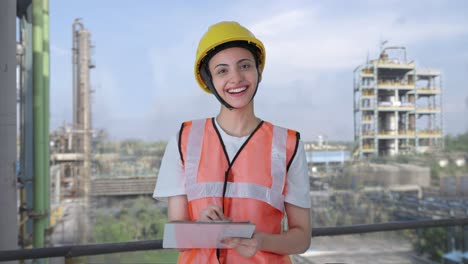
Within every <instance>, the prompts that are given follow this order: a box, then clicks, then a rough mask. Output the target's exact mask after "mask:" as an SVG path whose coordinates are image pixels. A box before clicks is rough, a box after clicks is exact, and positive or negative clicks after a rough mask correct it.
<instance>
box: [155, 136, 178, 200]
mask: <svg viewBox="0 0 468 264" xmlns="http://www.w3.org/2000/svg"><path fill="white" fill-rule="evenodd" d="M184 186H185V177H184V169H183V165H182V161H181V159H180V153H179V147H178V144H177V137H176V136H173V137H172V138H171V139H170V140H169V142H168V144H167V146H166V151H165V152H164V156H163V159H162V161H161V166H160V168H159V174H158V177H157V180H156V186H155V188H154V192H153V198H155V199H158V200H165V199H164V198H167V197H170V196H176V195H184V194H186V192H185V187H184Z"/></svg>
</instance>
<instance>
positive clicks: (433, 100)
mask: <svg viewBox="0 0 468 264" xmlns="http://www.w3.org/2000/svg"><path fill="white" fill-rule="evenodd" d="M390 55H392V57H390ZM353 91H354V92H353V94H354V138H355V144H356V148H355V151H354V155H355V156H357V157H359V158H366V157H377V156H387V155H390V156H391V155H397V154H402V153H403V154H404V153H420V152H427V151H431V150H434V149H438V148H441V147H442V146H443V138H442V135H443V126H442V125H443V123H442V77H441V73H440V72H439V71H437V70H422V69H418V68H417V67H416V63H415V62H413V61H410V62H409V61H408V60H407V57H406V48H405V47H386V48H383V49H382V51H381V53H380V57H379V58H378V59H375V60H371V61H368V62H367V63H365V64H364V65H361V66H358V67H357V68H356V69H355V70H354V89H353Z"/></svg>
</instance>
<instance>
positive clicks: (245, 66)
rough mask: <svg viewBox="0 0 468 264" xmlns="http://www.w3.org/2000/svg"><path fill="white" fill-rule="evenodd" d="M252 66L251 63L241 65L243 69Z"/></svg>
mask: <svg viewBox="0 0 468 264" xmlns="http://www.w3.org/2000/svg"><path fill="white" fill-rule="evenodd" d="M250 67H252V65H250V63H242V64H241V65H240V68H241V69H243V70H246V69H249V68H250Z"/></svg>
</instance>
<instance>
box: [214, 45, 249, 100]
mask: <svg viewBox="0 0 468 264" xmlns="http://www.w3.org/2000/svg"><path fill="white" fill-rule="evenodd" d="M208 66H209V69H210V73H211V77H212V80H213V85H214V87H215V89H216V91H217V92H218V94H219V96H221V97H222V98H223V99H224V101H226V102H227V103H228V104H230V105H231V106H232V107H234V108H243V107H245V106H247V105H248V104H249V103H250V102H251V99H252V96H254V94H255V89H256V87H257V82H258V72H257V67H256V64H255V58H254V56H253V54H252V53H251V52H250V51H249V50H247V49H244V48H238V47H234V48H227V49H224V50H222V51H220V52H218V53H217V54H216V55H214V56H213V58H211V60H210V62H209V65H208Z"/></svg>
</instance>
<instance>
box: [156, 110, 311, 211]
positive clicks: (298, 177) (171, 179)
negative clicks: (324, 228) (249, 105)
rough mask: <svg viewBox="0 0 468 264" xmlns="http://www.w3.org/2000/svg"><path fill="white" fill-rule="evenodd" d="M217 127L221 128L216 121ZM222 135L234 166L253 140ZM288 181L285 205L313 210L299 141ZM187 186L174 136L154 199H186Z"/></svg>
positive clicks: (164, 159) (221, 133) (165, 158)
mask: <svg viewBox="0 0 468 264" xmlns="http://www.w3.org/2000/svg"><path fill="white" fill-rule="evenodd" d="M215 125H216V127H218V128H220V126H219V125H218V123H217V122H216V119H215ZM218 131H219V133H220V135H221V138H222V140H223V143H224V145H225V147H226V152H227V154H228V156H229V161H230V162H231V161H232V159H233V158H234V157H235V155H236V153H237V151H238V150H239V149H240V147H241V146H242V145H243V144H244V142H245V141H246V140H247V138H248V137H249V136H244V137H234V136H230V135H228V134H227V133H226V132H225V131H224V130H223V129H221V128H220V129H218ZM287 181H288V182H287V189H286V195H285V202H287V203H290V204H293V205H296V206H299V207H302V208H310V197H309V186H310V185H309V175H308V173H307V160H306V155H305V151H304V143H303V142H302V141H301V140H299V145H298V147H297V153H296V155H295V156H294V159H293V161H292V163H291V166H290V167H289V170H288V176H287ZM184 185H185V176H184V169H183V165H182V161H181V159H180V153H179V147H178V143H177V137H176V136H173V137H172V138H171V139H170V140H169V142H168V144H167V146H166V151H165V153H164V157H163V159H162V162H161V167H160V168H159V174H158V179H157V183H156V187H155V189H154V193H153V197H154V198H155V199H161V198H166V197H170V196H176V195H185V194H186V191H185V187H184ZM162 200H164V199H162Z"/></svg>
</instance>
